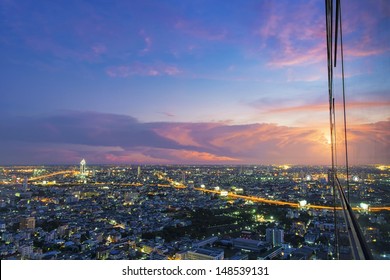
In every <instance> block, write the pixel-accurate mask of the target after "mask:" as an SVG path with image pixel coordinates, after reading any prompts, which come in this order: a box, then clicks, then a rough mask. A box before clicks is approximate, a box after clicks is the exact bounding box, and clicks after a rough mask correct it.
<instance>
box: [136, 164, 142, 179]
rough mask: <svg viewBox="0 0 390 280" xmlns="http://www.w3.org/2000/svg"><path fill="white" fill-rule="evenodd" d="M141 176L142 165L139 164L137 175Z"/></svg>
mask: <svg viewBox="0 0 390 280" xmlns="http://www.w3.org/2000/svg"><path fill="white" fill-rule="evenodd" d="M140 176H141V166H138V169H137V177H138V178H139V177H140Z"/></svg>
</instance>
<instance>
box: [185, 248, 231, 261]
mask: <svg viewBox="0 0 390 280" xmlns="http://www.w3.org/2000/svg"><path fill="white" fill-rule="evenodd" d="M185 259H186V260H223V259H224V251H223V250H218V249H213V248H197V249H193V250H190V251H188V252H187V254H186V258H185Z"/></svg>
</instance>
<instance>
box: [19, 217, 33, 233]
mask: <svg viewBox="0 0 390 280" xmlns="http://www.w3.org/2000/svg"><path fill="white" fill-rule="evenodd" d="M19 228H20V229H21V230H23V229H35V218H34V217H23V218H20V222H19Z"/></svg>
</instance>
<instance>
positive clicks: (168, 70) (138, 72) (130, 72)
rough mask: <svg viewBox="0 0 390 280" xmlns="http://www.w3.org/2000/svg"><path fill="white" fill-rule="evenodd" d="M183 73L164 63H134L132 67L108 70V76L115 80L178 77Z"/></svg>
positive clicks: (114, 67)
mask: <svg viewBox="0 0 390 280" xmlns="http://www.w3.org/2000/svg"><path fill="white" fill-rule="evenodd" d="M181 73H182V71H181V70H180V69H179V68H178V67H176V66H175V65H168V64H164V63H156V64H144V63H133V64H131V65H119V66H111V67H108V68H107V69H106V74H107V75H108V76H110V77H113V78H127V77H131V76H150V77H153V76H177V75H179V74H181Z"/></svg>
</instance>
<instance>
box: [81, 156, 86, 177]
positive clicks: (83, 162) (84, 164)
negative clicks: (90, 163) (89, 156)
mask: <svg viewBox="0 0 390 280" xmlns="http://www.w3.org/2000/svg"><path fill="white" fill-rule="evenodd" d="M86 164H87V162H86V161H85V159H82V160H81V161H80V175H81V176H84V175H85V174H86Z"/></svg>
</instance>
